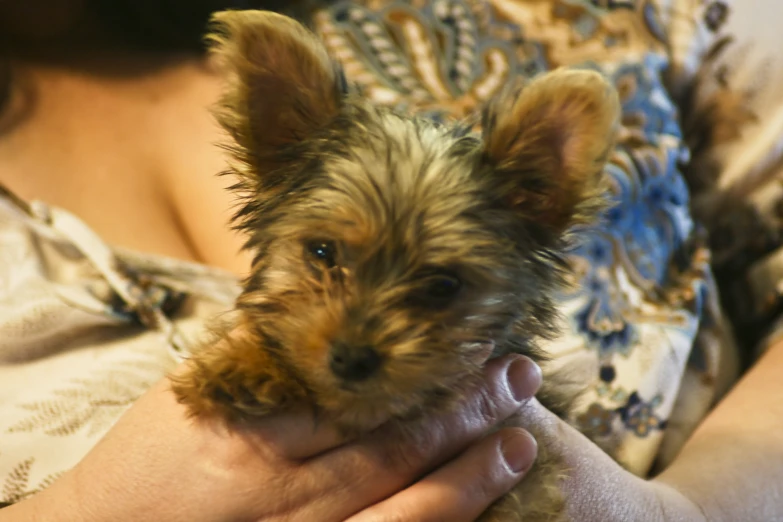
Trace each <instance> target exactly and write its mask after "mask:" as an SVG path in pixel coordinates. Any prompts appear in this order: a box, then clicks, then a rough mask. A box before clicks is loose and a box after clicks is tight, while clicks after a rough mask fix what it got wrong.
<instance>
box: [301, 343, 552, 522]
mask: <svg viewBox="0 0 783 522" xmlns="http://www.w3.org/2000/svg"><path fill="white" fill-rule="evenodd" d="M485 375H486V379H485V380H484V381H483V382H482V385H480V386H478V387H477V388H476V389H475V390H473V391H472V393H469V394H467V395H466V397H464V398H463V399H462V400H461V401H460V402H459V403H458V404H457V405H456V407H455V408H452V409H450V410H448V411H443V412H436V413H434V414H432V415H431V416H429V417H426V418H424V419H422V420H421V421H419V422H417V423H416V424H415V425H411V424H403V425H393V426H387V427H383V428H381V429H379V430H377V431H376V432H375V433H373V434H372V435H370V436H368V437H367V438H366V439H363V440H359V441H357V442H354V443H352V444H347V445H344V446H342V447H340V448H336V449H334V450H332V451H329V452H326V453H324V454H323V455H321V456H319V457H318V458H316V459H313V460H312V461H309V462H308V463H307V464H306V466H304V467H303V469H302V471H303V472H308V473H311V474H312V476H313V477H324V476H331V477H332V479H333V480H331V481H329V482H340V483H342V484H343V488H342V490H341V491H339V492H334V491H328V488H329V487H330V484H328V483H325V484H323V486H322V487H323V489H324V491H323V493H324V496H327V492H328V495H329V498H328V502H327V501H326V499H325V500H324V502H323V503H322V504H323V505H322V506H320V508H319V509H322V510H323V511H319V513H322V515H323V516H322V519H323V520H328V519H330V518H329V516H332V517H334V518H335V519H340V520H342V519H344V518H345V517H346V516H348V515H351V514H353V513H356V512H358V511H360V510H361V509H364V508H366V507H367V506H369V505H371V504H374V503H376V502H379V501H381V500H383V499H385V498H386V497H388V496H389V495H392V494H394V493H395V492H397V491H399V490H400V489H402V488H403V487H405V486H407V485H408V484H411V483H412V482H413V481H414V480H416V479H417V478H419V477H421V476H422V475H424V474H426V473H427V472H429V471H430V470H432V469H434V468H435V467H437V466H439V465H441V464H442V463H443V462H445V461H446V460H448V459H450V458H452V457H453V456H454V455H456V454H458V453H460V452H462V451H463V450H464V449H465V447H466V446H468V445H469V444H470V443H471V442H472V441H474V440H476V439H477V438H479V437H481V436H482V435H484V434H485V433H486V432H487V431H489V430H490V429H491V428H492V427H494V426H495V425H497V424H498V423H499V422H501V421H503V420H504V419H506V418H507V417H509V416H510V415H512V414H513V413H514V412H516V411H517V410H518V409H519V408H520V406H521V405H522V404H523V403H524V402H525V401H527V400H529V398H530V397H531V396H532V395H533V394H534V393H535V392H536V391H537V389H538V386H539V385H540V383H541V371H540V370H539V369H538V366H536V364H535V363H533V362H532V361H531V360H530V359H528V358H526V357H522V356H511V357H508V358H503V359H500V360H494V361H490V362H489V363H488V364H487V366H486V370H485Z"/></svg>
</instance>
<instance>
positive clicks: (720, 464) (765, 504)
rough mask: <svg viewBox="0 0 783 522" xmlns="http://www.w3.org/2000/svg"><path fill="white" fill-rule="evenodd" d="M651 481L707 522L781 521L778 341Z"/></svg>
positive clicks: (781, 350) (782, 397)
mask: <svg viewBox="0 0 783 522" xmlns="http://www.w3.org/2000/svg"><path fill="white" fill-rule="evenodd" d="M655 482H657V483H658V484H661V485H666V486H671V487H673V488H674V489H676V490H677V491H679V492H680V493H682V494H683V495H684V496H685V497H686V498H687V499H689V500H691V501H692V502H694V503H696V504H698V505H699V506H701V508H702V510H703V512H704V515H705V518H706V519H707V520H710V521H713V520H715V521H722V520H725V521H731V522H733V521H737V520H743V521H751V520H759V521H765V522H766V521H769V520H783V501H781V496H783V342H779V343H777V344H776V345H775V346H772V347H771V348H770V350H769V351H768V352H767V354H766V355H765V356H764V357H763V358H762V359H761V360H760V361H759V363H758V364H757V365H756V366H755V367H754V368H752V369H751V370H750V371H749V372H748V374H747V375H746V376H745V377H744V378H743V379H742V380H741V381H740V383H738V384H737V386H736V387H735V388H734V389H733V390H732V392H731V393H730V394H729V395H728V396H727V397H726V398H725V399H724V400H723V401H722V402H721V403H720V404H719V405H718V406H717V407H716V409H715V410H714V411H713V412H712V413H711V414H710V415H709V416H708V417H707V419H705V421H704V422H703V423H702V425H701V426H700V427H699V428H698V429H697V430H696V432H695V433H694V434H693V436H692V437H691V439H690V440H689V441H688V443H687V444H686V445H685V446H684V447H683V449H682V452H681V453H680V455H679V456H678V457H677V459H676V460H675V461H674V462H673V463H672V464H671V466H669V468H667V469H666V470H665V471H664V472H663V473H661V474H660V475H659V476H658V477H657V478H656V479H655Z"/></svg>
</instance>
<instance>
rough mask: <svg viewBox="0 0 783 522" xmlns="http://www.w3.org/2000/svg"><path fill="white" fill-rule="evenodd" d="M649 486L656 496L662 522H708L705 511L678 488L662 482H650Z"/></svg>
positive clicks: (659, 517)
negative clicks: (686, 521) (682, 521)
mask: <svg viewBox="0 0 783 522" xmlns="http://www.w3.org/2000/svg"><path fill="white" fill-rule="evenodd" d="M648 484H649V486H650V488H651V492H652V493H653V495H654V501H655V506H656V511H657V513H658V517H657V519H658V520H659V521H660V522H678V521H681V520H688V521H692V522H707V515H706V513H705V512H704V509H702V507H701V506H700V505H699V504H698V503H697V502H695V501H693V500H691V499H690V498H688V496H687V495H686V494H684V493H683V492H681V491H680V490H679V489H677V488H676V487H674V486H672V485H670V484H667V483H666V482H663V481H661V480H650V481H649V482H648Z"/></svg>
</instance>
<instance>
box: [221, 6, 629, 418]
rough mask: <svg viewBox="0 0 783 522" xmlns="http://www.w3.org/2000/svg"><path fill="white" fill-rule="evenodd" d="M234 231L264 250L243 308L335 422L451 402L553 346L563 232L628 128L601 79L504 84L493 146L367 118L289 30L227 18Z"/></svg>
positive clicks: (564, 76)
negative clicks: (482, 373) (496, 369)
mask: <svg viewBox="0 0 783 522" xmlns="http://www.w3.org/2000/svg"><path fill="white" fill-rule="evenodd" d="M218 21H219V22H221V23H222V24H223V27H224V28H226V29H227V33H226V34H224V36H221V37H218V38H217V42H218V49H219V50H220V51H221V52H222V57H223V58H224V63H225V64H226V65H227V66H229V67H230V68H231V69H230V70H231V71H232V73H233V80H232V87H231V89H230V90H229V93H228V95H227V96H226V99H225V100H224V104H223V106H222V112H221V114H220V121H221V123H222V124H223V126H224V127H225V128H226V129H227V130H228V131H229V133H230V134H231V135H232V136H233V138H234V139H235V141H236V144H237V148H236V151H235V152H236V156H237V160H238V163H237V166H236V170H237V172H238V173H239V175H240V177H241V182H240V185H239V186H238V187H237V190H238V192H239V193H241V194H242V197H243V198H244V207H243V208H242V210H241V211H240V213H239V215H238V218H237V219H238V223H239V226H240V227H241V228H243V229H244V230H245V231H246V232H247V233H248V236H249V241H248V246H249V248H252V249H254V250H255V251H256V253H257V256H256V260H255V263H254V265H253V271H252V275H251V276H250V278H249V279H248V281H247V284H246V287H245V291H244V293H243V294H242V296H241V297H240V299H239V307H240V309H241V310H242V311H243V313H244V314H245V317H246V318H247V319H248V321H246V324H249V325H252V328H253V330H254V331H253V332H252V334H253V335H254V336H256V337H257V338H258V340H259V350H261V349H266V350H272V351H274V352H275V354H276V356H277V357H279V360H280V361H281V363H282V364H284V365H286V366H287V367H288V368H289V369H290V370H291V371H292V373H293V374H294V375H296V376H297V378H298V379H299V380H300V381H301V383H302V385H303V387H304V388H305V389H307V390H309V391H310V392H311V393H312V396H313V399H314V400H315V402H316V403H317V404H318V405H319V406H320V407H321V408H323V409H324V410H326V411H328V412H330V413H331V414H332V416H333V418H335V417H336V420H338V421H339V422H340V423H341V424H343V425H349V426H356V427H361V426H365V425H366V426H369V425H372V424H373V423H374V422H376V421H377V420H378V419H381V418H386V417H387V416H389V415H392V416H401V415H405V414H407V413H410V412H412V411H413V410H415V409H416V408H417V407H419V406H422V405H424V404H428V403H431V402H432V401H433V400H437V399H445V398H448V397H450V396H452V395H453V394H455V391H456V390H457V389H459V387H460V384H462V383H465V382H467V381H468V380H469V378H470V377H471V376H473V375H476V374H477V373H478V371H479V369H480V368H481V365H482V364H483V363H484V362H485V361H486V359H487V358H488V357H489V356H490V355H491V354H492V353H493V352H494V353H497V352H498V351H509V350H514V351H520V352H526V351H530V350H534V341H535V338H536V337H540V336H542V335H543V336H545V335H548V334H550V333H551V328H552V319H553V307H552V303H551V293H552V291H553V290H554V289H555V287H556V285H557V284H558V283H559V282H560V276H561V274H562V269H563V263H564V262H563V252H562V249H563V247H564V245H565V242H564V239H565V234H566V233H567V232H568V230H569V229H571V228H572V227H573V226H574V225H578V224H584V223H587V222H589V221H590V220H591V219H592V218H593V216H594V214H595V213H596V211H597V209H599V208H600V207H601V203H602V198H601V179H602V177H601V171H602V168H603V165H604V162H605V161H606V156H607V154H608V151H609V149H610V148H611V146H612V145H613V136H614V132H615V127H616V122H617V119H618V113H619V108H618V102H617V97H616V94H615V93H614V91H613V89H611V87H610V86H609V85H608V84H607V83H605V81H604V80H603V79H602V78H600V77H599V76H598V75H597V74H595V73H589V72H574V71H571V72H566V71H558V72H555V73H552V74H550V75H548V76H545V77H542V78H540V79H537V80H535V81H533V82H532V83H530V84H529V85H527V86H525V87H524V88H522V89H518V88H516V89H514V88H509V89H507V90H505V91H504V92H502V93H501V94H499V95H498V97H497V98H496V100H495V102H494V103H493V104H492V105H491V106H489V107H488V108H487V110H486V113H485V115H484V120H483V122H482V123H483V125H482V126H483V131H482V132H483V135H482V136H481V137H477V136H473V135H470V134H469V133H467V132H466V129H464V128H462V127H460V126H458V125H455V126H453V127H447V126H439V125H436V124H434V123H432V122H429V121H425V120H419V119H415V118H412V117H406V116H402V115H398V114H395V113H393V112H391V111H389V110H386V109H381V108H374V107H372V106H370V105H368V104H367V103H366V102H364V101H362V100H361V99H359V98H358V97H357V96H356V95H355V94H351V93H349V92H348V90H347V89H346V88H345V85H344V82H343V81H342V78H341V76H340V74H339V73H338V72H337V68H336V67H335V66H334V65H333V63H332V62H331V61H330V60H329V58H328V57H327V56H326V53H325V51H324V49H323V48H322V47H321V45H320V44H319V43H318V42H317V40H316V39H315V38H314V37H313V36H312V35H310V34H309V33H308V32H306V31H305V30H304V29H302V28H301V27H300V26H299V25H298V24H296V22H293V21H292V20H290V19H287V18H284V17H281V16H278V15H273V14H270V13H261V12H244V13H224V14H222V15H219V16H218Z"/></svg>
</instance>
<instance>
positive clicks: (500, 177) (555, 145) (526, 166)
mask: <svg viewBox="0 0 783 522" xmlns="http://www.w3.org/2000/svg"><path fill="white" fill-rule="evenodd" d="M619 119H620V103H619V99H618V95H617V92H616V91H615V89H614V87H613V86H612V85H611V84H610V83H609V82H608V81H607V80H605V79H604V78H603V76H601V75H600V74H598V73H596V72H592V71H587V70H566V69H557V70H555V71H553V72H550V73H547V74H543V75H541V76H538V77H536V78H534V79H533V80H531V81H530V82H529V83H528V84H527V85H523V86H521V87H520V86H519V85H517V86H511V87H509V88H507V89H505V90H504V91H503V92H501V93H500V94H499V95H498V96H497V97H496V98H495V99H494V100H493V101H492V103H490V104H489V105H488V106H487V108H486V110H485V112H484V115H483V136H484V151H483V152H484V160H485V161H486V162H488V163H489V164H490V166H491V169H492V176H494V177H495V180H494V181H496V182H497V183H498V184H499V189H500V191H501V193H502V194H503V197H504V198H505V200H506V202H507V203H508V204H510V205H511V206H513V208H514V209H515V210H516V211H517V212H519V213H520V215H521V216H522V218H523V219H524V220H527V221H529V222H534V223H536V225H537V226H539V227H543V230H545V231H546V235H547V236H552V237H560V236H561V235H562V234H564V233H565V232H566V231H567V230H568V229H569V228H571V227H572V226H574V225H579V224H587V223H589V222H590V221H592V219H593V218H594V217H595V214H596V213H597V212H598V211H599V210H600V209H601V208H602V207H603V204H604V203H605V201H604V198H602V197H601V196H602V195H603V187H604V183H603V169H604V166H605V163H606V161H607V159H608V156H609V154H610V152H611V150H612V148H613V146H614V144H615V135H616V132H617V128H618V125H619Z"/></svg>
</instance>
